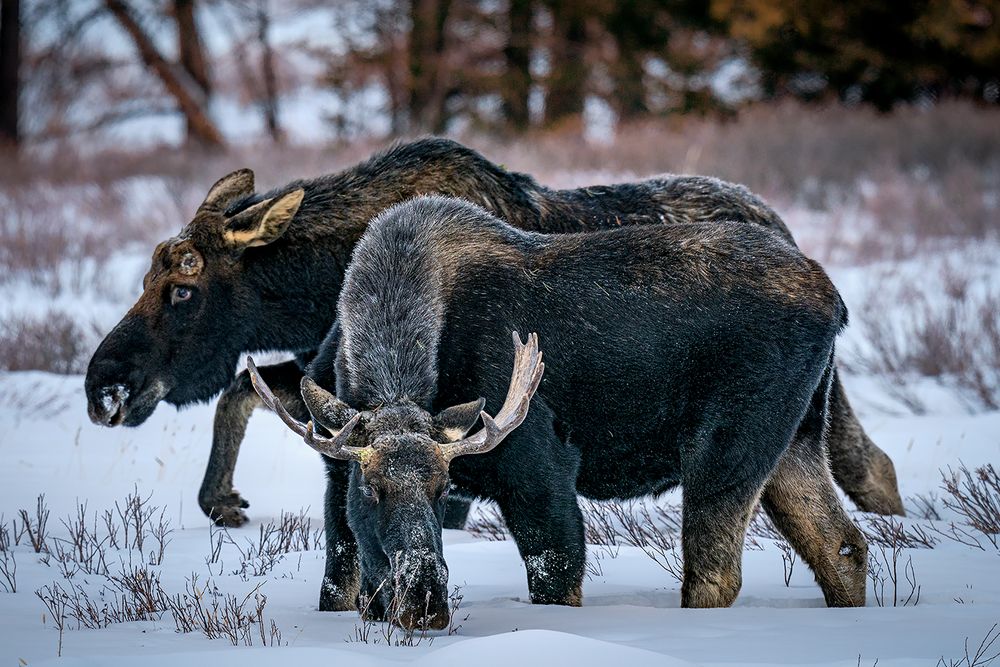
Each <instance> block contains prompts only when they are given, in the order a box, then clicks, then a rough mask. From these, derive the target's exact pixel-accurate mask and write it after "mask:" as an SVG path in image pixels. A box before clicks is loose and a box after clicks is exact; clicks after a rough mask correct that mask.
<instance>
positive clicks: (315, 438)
mask: <svg viewBox="0 0 1000 667" xmlns="http://www.w3.org/2000/svg"><path fill="white" fill-rule="evenodd" d="M247 370H248V371H250V382H252V383H253V388H254V389H256V390H257V394H258V395H259V396H260V400H262V401H263V402H264V405H266V406H267V407H269V408H271V410H273V411H274V412H275V413H276V414H277V415H278V417H280V418H281V421H283V422H285V426H287V427H288V428H290V429H292V430H293V431H295V432H296V433H298V434H299V435H301V436H302V439H303V440H304V441H305V443H306V444H307V445H309V446H310V447H312V448H313V449H315V450H316V451H317V452H319V453H320V454H322V455H324V456H329V457H330V458H333V459H341V460H343V461H361V460H363V459H364V454H365V453H367V450H368V448H367V447H348V446H347V440H348V438H350V437H351V432H352V431H354V427H355V426H357V425H358V421H360V420H361V413H360V412H358V413H355V414H354V416H353V417H351V418H350V420H348V422H347V423H346V424H344V426H343V428H341V429H340V430H339V431H337V432H335V433H334V434H333V436H332V437H330V438H327V437H324V436H322V435H317V434H316V430H315V428H314V427H313V423H312V421H309V423H307V424H303V423H302V422H300V421H299V420H298V419H296V418H295V417H293V416H292V415H290V414H289V413H288V410H286V409H285V406H284V405H282V404H281V401H279V400H278V397H277V396H275V395H274V392H272V391H271V388H270V387H268V386H267V383H266V382H264V378H262V377H261V376H260V371H258V370H257V365H256V364H254V362H253V358H252V357H247Z"/></svg>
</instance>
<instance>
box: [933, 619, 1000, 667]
mask: <svg viewBox="0 0 1000 667" xmlns="http://www.w3.org/2000/svg"><path fill="white" fill-rule="evenodd" d="M998 640H1000V624H997V623H994V624H993V626H992V627H990V629H989V630H987V631H986V635H985V636H984V637H983V640H982V641H981V642H979V646H977V647H976V649H975V650H974V651H973V652H972V653H969V638H968V637H966V638H965V652H964V654H963V655H962V656H961V657H960V658H957V659H956V658H949V659H945V657H944V656H941V658H940V659H939V660H938V662H937V667H986V665H989V664H991V663H992V662H993V661H994V660H996V659H997V658H1000V647H996V643H997V641H998Z"/></svg>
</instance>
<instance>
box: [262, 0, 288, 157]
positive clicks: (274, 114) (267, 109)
mask: <svg viewBox="0 0 1000 667" xmlns="http://www.w3.org/2000/svg"><path fill="white" fill-rule="evenodd" d="M270 24H271V17H270V15H269V14H268V11H267V0H257V39H258V40H259V41H260V71H261V75H262V77H263V79H264V99H263V100H262V104H263V108H264V123H265V124H266V125H267V132H268V134H270V135H271V139H272V141H274V142H275V143H281V142H282V141H283V140H284V133H283V132H282V131H281V126H280V125H279V124H278V80H277V77H276V76H275V73H274V50H273V49H272V48H271V42H270V41H269V40H268V36H267V32H268V28H269V27H270Z"/></svg>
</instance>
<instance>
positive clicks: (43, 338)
mask: <svg viewBox="0 0 1000 667" xmlns="http://www.w3.org/2000/svg"><path fill="white" fill-rule="evenodd" d="M98 340H99V339H98V330H97V327H96V326H93V325H91V326H83V325H81V324H80V323H79V322H77V321H76V320H75V319H74V318H72V317H71V316H70V315H68V314H66V313H65V312H62V311H59V310H49V311H48V312H46V313H44V314H42V315H39V316H31V315H26V316H14V317H10V318H7V319H5V320H3V321H2V322H0V370H4V371H48V372H50V373H59V374H62V375H70V374H76V373H83V372H84V371H86V370H87V361H88V359H89V358H90V355H91V353H92V352H93V350H94V348H95V347H96V345H97V341H98Z"/></svg>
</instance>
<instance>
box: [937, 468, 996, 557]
mask: <svg viewBox="0 0 1000 667" xmlns="http://www.w3.org/2000/svg"><path fill="white" fill-rule="evenodd" d="M941 476H942V488H943V489H944V490H945V492H946V493H947V494H948V495H947V496H946V497H945V498H944V499H943V503H944V506H945V507H947V508H948V509H950V510H952V511H953V512H956V513H957V514H958V515H959V516H961V517H962V519H963V520H964V523H966V524H967V525H969V526H971V527H972V528H974V529H975V530H977V531H979V532H980V533H982V534H983V535H984V536H985V537H986V539H988V540H989V541H990V543H991V544H992V545H993V547H994V548H996V549H1000V474H998V473H997V471H996V468H994V467H993V464H991V463H988V464H986V465H984V466H981V467H979V468H976V469H975V471H970V470H969V469H968V468H966V467H965V466H960V467H959V469H958V470H952V469H951V468H948V470H947V472H942V473H941Z"/></svg>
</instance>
